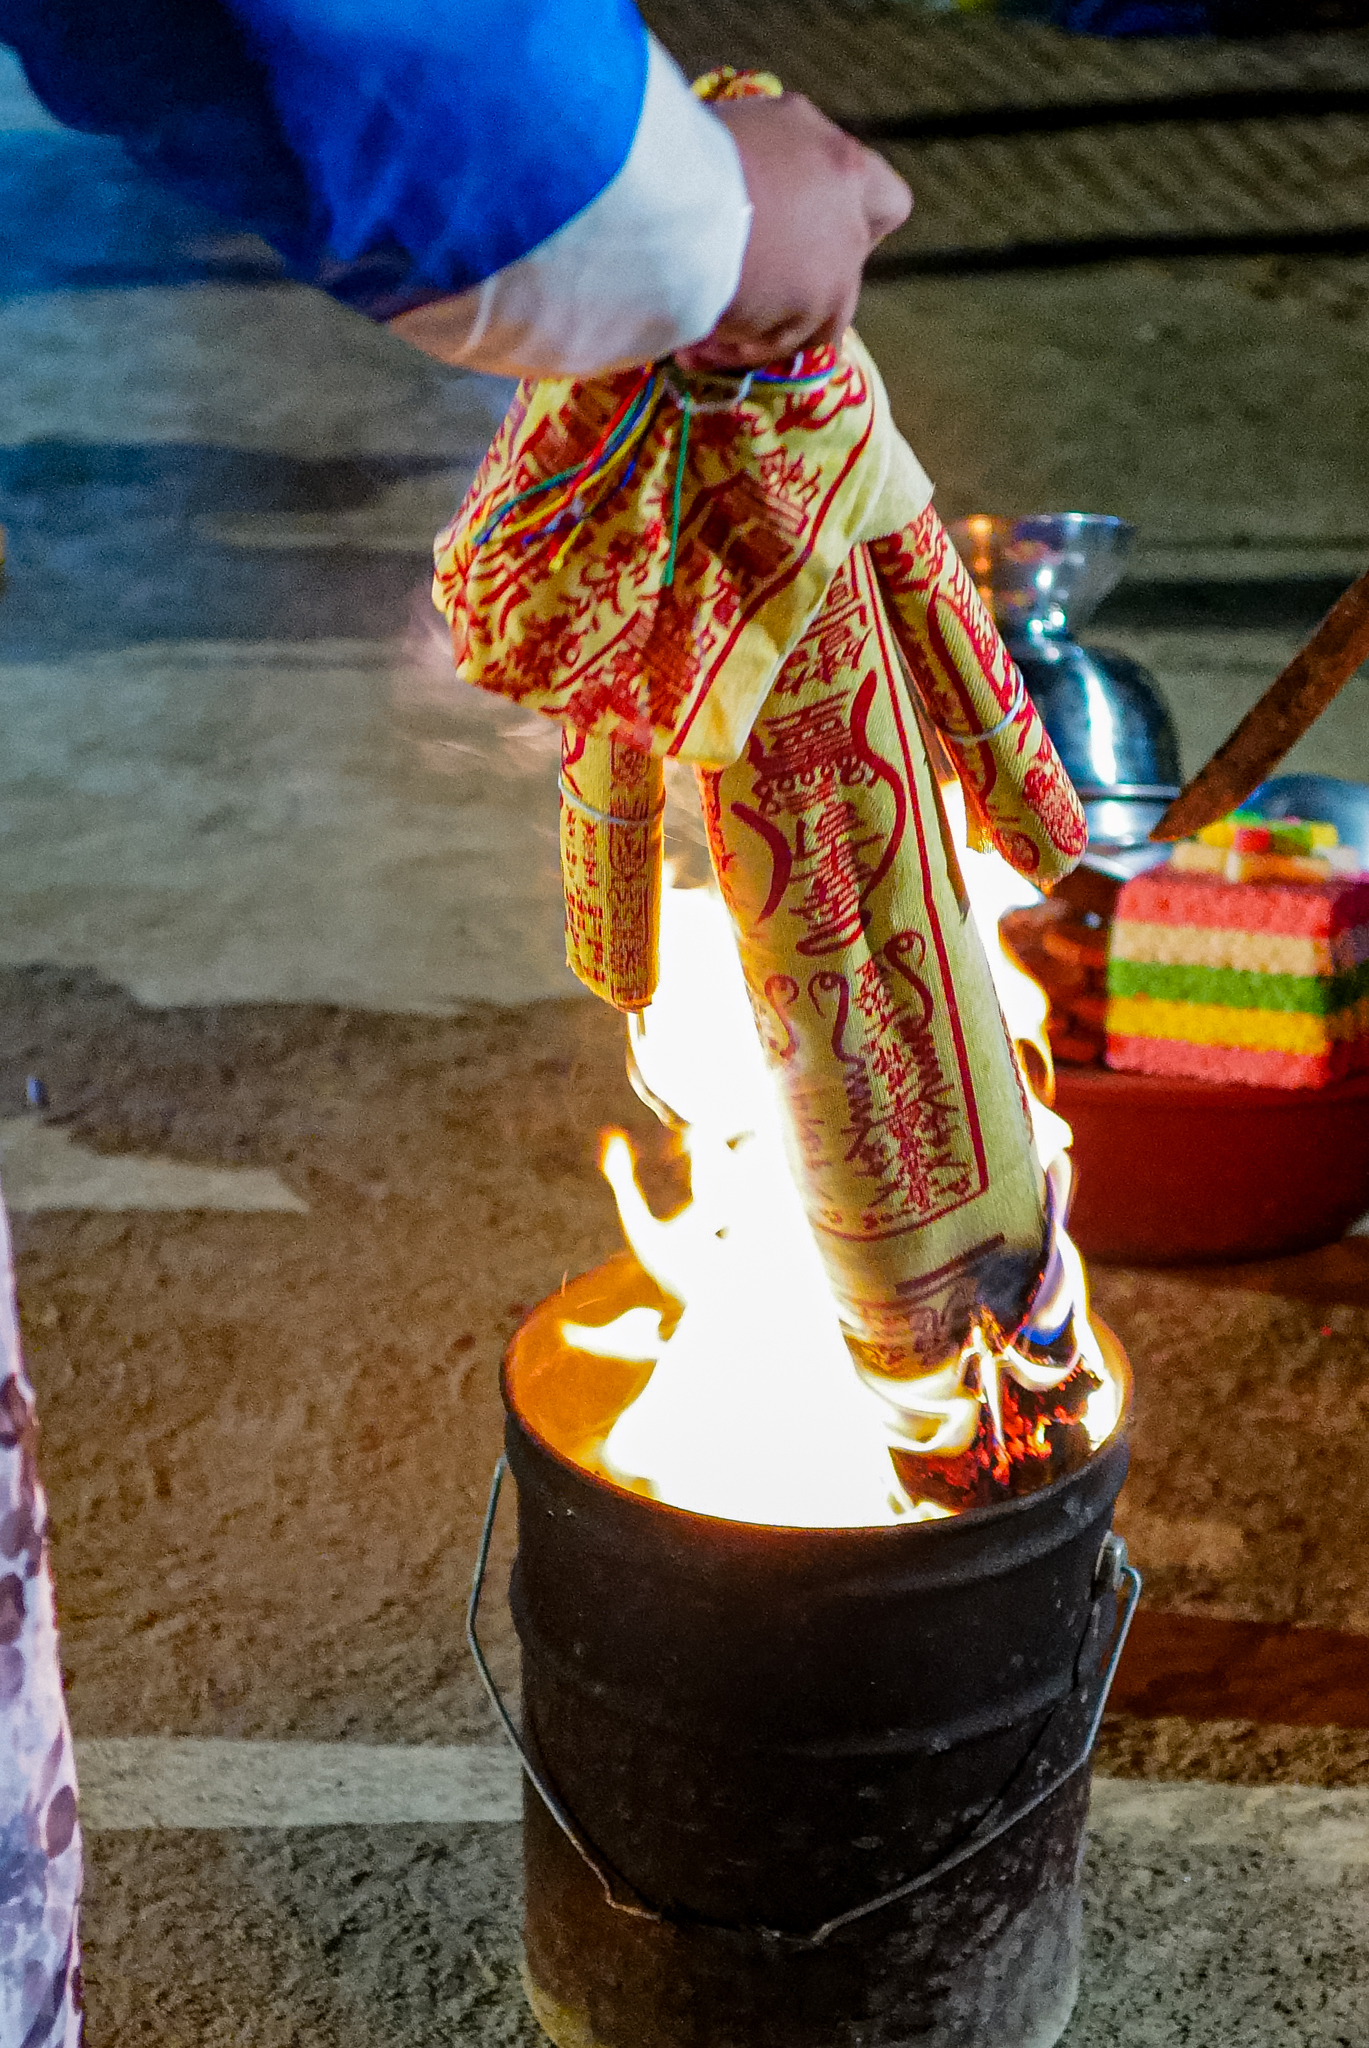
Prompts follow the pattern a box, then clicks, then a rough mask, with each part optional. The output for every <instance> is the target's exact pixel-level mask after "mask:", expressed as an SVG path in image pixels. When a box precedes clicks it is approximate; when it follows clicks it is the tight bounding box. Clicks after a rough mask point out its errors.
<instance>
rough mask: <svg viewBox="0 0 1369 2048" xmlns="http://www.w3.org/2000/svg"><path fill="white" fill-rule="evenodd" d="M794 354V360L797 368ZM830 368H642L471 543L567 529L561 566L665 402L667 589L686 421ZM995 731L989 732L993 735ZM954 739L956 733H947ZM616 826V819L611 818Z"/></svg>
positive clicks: (802, 385) (675, 548)
mask: <svg viewBox="0 0 1369 2048" xmlns="http://www.w3.org/2000/svg"><path fill="white" fill-rule="evenodd" d="M798 360H799V359H798V357H795V359H794V367H795V370H797V366H798ZM831 375H832V370H831V369H830V368H829V369H825V370H820V371H818V372H816V373H814V374H813V375H811V376H798V375H796V374H794V373H793V372H790V373H788V374H786V373H785V372H783V371H780V372H776V371H771V370H747V371H746V372H745V373H744V374H742V375H741V376H739V377H735V378H733V377H728V376H726V375H725V374H723V373H719V374H718V375H717V376H708V375H707V373H706V381H707V384H708V385H712V386H717V385H722V386H723V387H724V388H723V389H722V390H720V391H718V392H717V395H716V396H708V395H705V394H701V393H700V392H698V391H697V390H694V389H692V388H691V387H690V386H689V385H687V384H684V383H683V382H681V381H680V373H679V372H678V371H676V369H675V367H674V365H673V364H670V363H658V364H652V365H650V366H648V368H646V369H645V370H643V372H642V374H641V376H640V377H639V378H638V379H637V382H636V383H635V384H634V385H633V386H632V388H631V390H630V391H629V392H628V394H627V396H626V397H625V398H624V400H623V402H622V404H621V405H620V406H619V408H618V410H617V412H616V413H615V414H614V415H613V418H612V419H611V420H610V421H609V423H608V425H607V426H606V427H605V428H604V431H603V433H602V434H601V435H600V436H599V439H598V440H597V441H596V442H595V444H594V446H593V448H591V449H590V451H589V453H588V455H586V456H585V457H584V458H583V459H582V460H581V461H580V462H577V463H572V464H571V465H570V466H569V467H568V468H566V469H560V470H558V471H557V472H556V474H555V475H554V476H548V477H543V478H541V479H540V480H539V481H538V482H537V483H535V484H529V485H528V486H527V488H526V489H525V490H522V491H517V492H515V494H514V496H513V497H512V498H510V499H509V501H508V503H507V504H506V505H501V506H500V508H499V510H498V511H497V512H495V513H492V514H491V516H490V517H489V518H488V519H487V520H486V521H485V523H484V525H483V526H482V527H481V528H480V530H479V532H478V533H477V534H476V536H475V540H474V543H473V544H474V546H476V547H483V546H484V544H485V542H486V541H488V540H490V539H492V538H493V536H494V535H495V534H496V533H498V534H500V535H501V538H502V539H504V540H506V541H513V540H519V539H522V540H532V539H533V538H534V537H537V536H540V535H544V534H549V533H552V532H555V531H556V530H557V529H558V527H560V526H562V525H564V526H565V527H566V536H565V539H564V540H563V541H562V543H561V546H560V547H559V548H558V549H557V551H556V554H555V555H554V556H553V558H552V561H551V565H550V567H551V571H552V573H553V574H554V573H555V572H556V571H557V570H559V568H560V567H561V564H562V563H563V562H564V560H565V558H566V556H567V554H568V553H569V552H570V549H571V548H572V547H573V546H574V544H575V541H576V538H577V536H578V535H579V533H580V532H581V530H582V528H583V527H584V526H585V525H586V524H587V523H588V521H589V520H590V519H592V518H593V516H594V514H595V513H596V512H598V511H599V510H600V509H601V508H602V506H604V505H605V504H606V503H607V502H608V499H609V498H610V497H611V496H612V495H613V493H614V492H615V491H616V490H618V489H619V488H620V487H621V486H622V484H623V483H625V482H626V481H627V479H628V478H629V477H630V476H631V475H632V473H633V470H634V469H635V468H636V465H637V457H638V455H639V453H640V451H641V448H642V444H643V442H644V441H645V440H646V437H647V435H648V434H649V433H650V431H651V428H652V425H653V423H654V421H655V419H656V417H657V414H658V412H659V410H660V405H661V401H662V400H663V399H664V398H666V397H669V398H670V399H671V400H672V402H673V403H674V405H675V408H676V410H677V412H678V413H679V416H680V435H679V441H678V443H677V446H676V450H675V475H674V481H673V483H672V486H671V493H670V537H669V543H668V546H667V550H666V562H665V568H664V570H663V572H662V575H661V584H662V587H663V588H664V589H667V590H668V589H669V588H670V587H671V585H672V584H673V583H674V581H675V565H676V561H677V558H678V556H679V550H680V521H681V517H682V513H683V506H684V481H685V471H686V468H687V466H688V462H689V438H690V423H691V421H692V420H693V419H694V417H695V415H696V414H698V413H716V412H731V411H733V410H734V409H735V408H736V407H737V406H739V405H741V404H743V403H744V402H745V400H746V398H747V397H748V396H749V395H750V392H751V390H752V388H753V386H754V385H757V384H766V385H772V386H773V385H780V386H784V387H786V388H788V389H791V390H799V391H802V390H810V389H813V388H815V387H816V386H818V385H820V384H825V383H827V381H828V379H829V378H830V377H831ZM996 729H997V728H995V730H996ZM951 737H954V735H951ZM613 822H621V821H617V820H615V821H613Z"/></svg>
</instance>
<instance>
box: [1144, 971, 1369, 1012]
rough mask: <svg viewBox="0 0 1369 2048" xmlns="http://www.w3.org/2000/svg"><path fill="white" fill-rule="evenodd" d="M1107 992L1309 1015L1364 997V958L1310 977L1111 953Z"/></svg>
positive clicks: (1367, 990)
mask: <svg viewBox="0 0 1369 2048" xmlns="http://www.w3.org/2000/svg"><path fill="white" fill-rule="evenodd" d="M1108 994H1109V995H1114V996H1150V997H1152V998H1153V999H1154V1000H1155V1001H1157V1002H1170V1003H1214V1004H1219V1005H1220V1006H1221V1007H1222V1008H1223V1009H1229V1010H1303V1011H1305V1012H1307V1013H1308V1015H1310V1016H1313V1017H1330V1016H1333V1015H1334V1014H1335V1012H1336V1011H1337V1010H1348V1009H1350V1008H1351V1007H1352V1006H1353V1005H1354V1004H1355V1003H1357V1002H1359V1001H1361V1000H1362V999H1363V998H1364V997H1365V996H1369V961H1365V962H1362V963H1361V965H1360V966H1358V967H1352V968H1350V969H1349V970H1348V971H1347V972H1345V973H1341V974H1330V975H1326V976H1317V977H1313V976H1311V975H1302V974H1257V973H1253V972H1251V971H1249V970H1247V969H1245V968H1239V967H1194V966H1188V965H1183V964H1174V963H1162V962H1159V961H1153V960H1118V959H1116V958H1114V959H1112V960H1109V962H1108Z"/></svg>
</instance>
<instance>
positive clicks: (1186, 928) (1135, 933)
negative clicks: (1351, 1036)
mask: <svg viewBox="0 0 1369 2048" xmlns="http://www.w3.org/2000/svg"><path fill="white" fill-rule="evenodd" d="M1110 944H1111V952H1112V957H1113V959H1114V960H1137V961H1142V962H1144V963H1145V964H1146V965H1147V966H1155V967H1238V968H1241V969H1243V970H1244V972H1245V973H1247V974H1296V975H1302V976H1306V977H1307V978H1308V979H1310V980H1320V979H1321V978H1322V977H1323V976H1325V975H1328V974H1333V973H1334V972H1335V970H1336V968H1337V967H1338V966H1339V965H1340V963H1339V961H1336V960H1334V959H1333V958H1332V950H1331V941H1330V940H1329V939H1309V938H1307V937H1305V936H1304V935H1303V934H1302V933H1300V932H1241V931H1219V930H1215V929H1213V928H1211V927H1210V926H1207V925H1198V924H1124V923H1121V922H1119V923H1117V924H1115V925H1114V926H1113V927H1112V938H1111V942H1110ZM1347 964H1348V963H1347Z"/></svg>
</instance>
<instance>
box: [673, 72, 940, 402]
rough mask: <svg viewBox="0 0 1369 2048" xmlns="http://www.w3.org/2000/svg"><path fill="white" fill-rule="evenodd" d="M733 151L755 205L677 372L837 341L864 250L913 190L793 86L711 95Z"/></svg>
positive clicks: (904, 211)
mask: <svg viewBox="0 0 1369 2048" xmlns="http://www.w3.org/2000/svg"><path fill="white" fill-rule="evenodd" d="M712 111H713V112H714V113H715V114H716V115H717V117H718V119H719V120H720V121H722V122H724V123H725V125H726V126H727V128H728V129H729V131H730V132H731V135H732V139H733V141H734V142H735V143H736V145H737V153H738V155H739V156H740V157H741V163H742V172H743V175H744V176H745V178H746V189H747V194H748V197H749V198H750V200H751V205H752V208H753V218H752V223H751V235H750V239H749V241H748V243H747V247H746V255H745V258H744V259H743V262H742V274H741V282H740V283H739V285H738V287H737V292H736V296H735V297H734V299H733V300H732V303H731V305H730V306H729V307H728V308H727V310H726V312H725V313H724V314H723V316H722V318H721V319H720V320H719V322H718V324H717V326H716V327H715V328H714V330H713V332H712V333H711V334H710V335H707V336H706V337H705V338H704V340H702V341H699V342H695V343H694V344H693V346H692V347H690V348H686V349H681V350H680V351H679V352H678V357H677V360H678V361H679V362H680V363H681V364H683V366H684V367H685V368H686V369H702V368H704V367H707V366H711V367H713V368H718V369H729V370H732V369H736V370H744V369H752V368H755V367H757V366H758V365H759V364H761V363H768V362H775V361H778V360H780V359H782V358H783V357H785V356H791V355H795V354H797V352H798V350H799V349H801V348H808V347H816V346H818V345H820V344H821V343H823V342H836V341H840V339H841V337H842V335H843V334H844V333H845V332H846V329H847V328H848V327H849V326H850V324H851V320H852V318H853V316H854V314H855V310H856V300H857V298H858V296H859V294H860V279H861V272H862V270H863V269H864V267H865V259H866V257H867V256H868V255H869V254H870V251H871V250H872V249H873V248H874V246H875V244H876V243H877V242H881V241H883V239H884V237H885V236H886V235H887V234H891V233H892V232H893V230H894V229H895V228H896V227H899V226H901V225H902V223H903V222H904V221H905V220H906V219H907V218H908V214H909V212H910V210H911V208H912V204H913V196H912V193H911V192H910V191H909V190H908V187H907V185H906V184H905V183H904V182H903V179H902V178H900V177H899V175H898V173H897V171H894V170H891V169H890V167H889V165H888V164H886V163H885V161H884V159H883V157H880V156H877V155H876V154H875V152H874V151H873V150H872V149H866V148H865V146H864V144H863V143H859V142H857V141H856V140H855V137H854V136H851V135H847V134H846V133H844V131H843V130H842V129H840V128H837V127H835V126H834V125H833V123H832V122H831V121H829V120H828V119H827V117H826V115H825V114H820V113H819V112H818V110H817V108H816V107H815V106H814V105H813V103H812V101H811V100H807V99H805V98H804V97H803V95H802V94H801V93H786V94H785V95H784V97H783V98H782V99H759V98H758V99H737V100H716V101H714V102H713V107H712Z"/></svg>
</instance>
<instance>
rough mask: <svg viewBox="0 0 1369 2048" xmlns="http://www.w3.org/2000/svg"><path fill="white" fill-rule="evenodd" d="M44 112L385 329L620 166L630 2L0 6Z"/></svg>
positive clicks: (637, 54) (597, 188)
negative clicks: (111, 146)
mask: <svg viewBox="0 0 1369 2048" xmlns="http://www.w3.org/2000/svg"><path fill="white" fill-rule="evenodd" d="M0 40H3V41H5V42H8V43H10V44H12V45H13V46H14V48H15V49H16V50H17V51H18V53H19V55H20V58H21V59H22V61H23V64H24V68H25V70H26V72H27V74H28V78H29V82H30V84H31V85H32V87H33V89H34V91H35V92H36V93H37V95H38V97H39V98H40V99H41V100H43V101H44V103H45V104H46V105H47V106H48V107H49V108H50V109H51V111H52V112H53V113H54V114H55V115H56V116H57V118H58V119H59V120H61V121H64V122H67V123H68V124H69V125H70V126H72V127H74V128H81V129H85V130H88V131H90V132H93V133H96V134H101V135H113V136H117V137H118V138H119V140H120V141H121V142H122V143H123V144H124V145H125V147H126V148H127V149H128V150H129V152H130V154H131V155H133V156H134V157H135V158H136V159H137V161H138V162H140V163H142V164H144V165H145V166H146V167H147V168H148V169H150V170H152V171H154V172H155V173H156V174H157V175H158V176H159V177H162V178H164V179H166V180H167V181H168V182H169V183H171V184H173V185H175V186H176V187H178V189H179V190H181V191H182V192H184V193H186V194H187V195H188V196H189V197H191V198H194V199H196V200H199V201H201V202H202V203H205V204H207V205H210V206H213V207H215V208H217V210H218V211H219V212H221V213H223V214H225V215H226V216H228V217H229V218H230V219H231V220H233V221H234V222H235V223H237V224H238V225H239V226H241V227H244V228H250V229H251V230H253V231H254V232H256V233H258V234H260V235H263V236H264V237H265V238H266V240H267V241H269V242H271V243H272V244H273V245H274V247H276V248H277V249H279V250H280V252H281V254H282V256H283V257H284V258H285V260H286V262H287V264H288V265H289V266H290V269H291V271H292V273H293V274H294V275H295V276H297V277H301V278H304V279H306V280H308V281H309V282H312V283H317V284H321V285H322V286H323V287H324V288H325V289H326V290H328V291H331V292H332V293H333V294H334V296H336V297H338V298H341V299H343V300H345V301H346V302H347V303H349V304H351V305H354V306H356V307H358V308H359V309H360V310H362V311H365V312H369V313H371V314H373V315H374V316H375V317H376V318H382V319H383V318H388V317H389V316H391V315H392V314H394V313H396V312H399V311H401V310H402V309H404V308H406V307H409V306H415V305H421V304H424V303H425V302H427V301H429V300H432V299H436V298H442V297H445V296H446V295H447V294H448V293H450V292H457V291H464V290H466V289H467V288H468V287H469V286H471V285H473V284H478V283H479V282H480V281H481V279H483V278H486V277H489V276H490V275H491V274H492V273H493V272H494V271H496V270H500V269H502V268H503V267H504V266H505V265H506V264H508V263H512V262H514V261H515V260H516V259H517V258H518V257H520V256H524V255H526V254H527V253H528V252H529V251H530V250H532V249H534V248H536V247H537V245H538V244H539V243H540V242H543V241H545V240H546V238H547V236H548V235H550V234H553V233H555V231H556V229H557V228H559V227H562V226H564V224H565V223H566V222H567V221H568V220H571V219H572V218H573V217H574V216H575V215H576V214H577V213H579V212H581V211H582V210H583V208H584V207H586V206H587V205H589V203H590V202H591V201H592V200H593V199H595V198H597V196H598V194H599V193H600V192H601V191H602V190H603V188H604V187H605V185H607V184H608V183H609V182H610V181H611V179H612V178H613V177H614V176H616V174H617V172H618V171H619V170H620V169H621V167H622V164H623V162H624V159H625V158H626V156H627V153H628V150H629V148H630V147H631V144H632V138H633V135H634V134H635V132H636V127H637V121H638V116H639V114H640V112H641V105H642V95H643V92H644V90H645V85H646V62H647V43H646V32H645V30H644V28H643V26H642V23H641V20H640V17H639V16H638V14H637V12H636V10H635V8H634V7H633V5H632V4H631V0H447V4H445V5H444V4H443V0H118V4H117V5H115V6H114V7H111V6H110V4H109V0H0Z"/></svg>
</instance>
